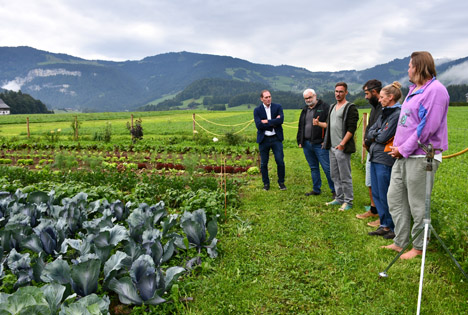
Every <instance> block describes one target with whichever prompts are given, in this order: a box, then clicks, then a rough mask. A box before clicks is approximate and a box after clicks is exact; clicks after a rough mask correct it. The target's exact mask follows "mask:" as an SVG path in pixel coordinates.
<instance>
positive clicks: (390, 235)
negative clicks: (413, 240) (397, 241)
mask: <svg viewBox="0 0 468 315" xmlns="http://www.w3.org/2000/svg"><path fill="white" fill-rule="evenodd" d="M383 238H385V239H387V240H393V239H394V238H395V232H393V231H390V232H388V233H387V234H385V235H384V236H383Z"/></svg>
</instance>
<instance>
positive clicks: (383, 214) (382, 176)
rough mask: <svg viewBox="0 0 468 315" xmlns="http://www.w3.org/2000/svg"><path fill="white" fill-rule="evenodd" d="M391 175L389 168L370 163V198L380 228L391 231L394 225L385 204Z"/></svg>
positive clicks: (390, 168)
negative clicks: (377, 216) (372, 201)
mask: <svg viewBox="0 0 468 315" xmlns="http://www.w3.org/2000/svg"><path fill="white" fill-rule="evenodd" d="M391 175H392V167H391V166H388V165H385V164H380V163H374V162H371V185H372V186H371V187H372V198H373V199H374V202H375V207H376V208H377V213H378V214H379V217H380V226H381V227H387V228H389V229H390V230H392V231H393V230H394V228H395V225H394V224H393V220H392V216H391V215H390V211H389V209H388V202H387V192H388V187H389V186H390V177H391Z"/></svg>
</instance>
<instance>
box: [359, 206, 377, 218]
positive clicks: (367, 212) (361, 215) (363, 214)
mask: <svg viewBox="0 0 468 315" xmlns="http://www.w3.org/2000/svg"><path fill="white" fill-rule="evenodd" d="M378 216H379V215H378V214H376V213H372V211H370V207H369V210H368V211H366V212H364V213H361V214H356V218H358V219H365V218H370V217H378Z"/></svg>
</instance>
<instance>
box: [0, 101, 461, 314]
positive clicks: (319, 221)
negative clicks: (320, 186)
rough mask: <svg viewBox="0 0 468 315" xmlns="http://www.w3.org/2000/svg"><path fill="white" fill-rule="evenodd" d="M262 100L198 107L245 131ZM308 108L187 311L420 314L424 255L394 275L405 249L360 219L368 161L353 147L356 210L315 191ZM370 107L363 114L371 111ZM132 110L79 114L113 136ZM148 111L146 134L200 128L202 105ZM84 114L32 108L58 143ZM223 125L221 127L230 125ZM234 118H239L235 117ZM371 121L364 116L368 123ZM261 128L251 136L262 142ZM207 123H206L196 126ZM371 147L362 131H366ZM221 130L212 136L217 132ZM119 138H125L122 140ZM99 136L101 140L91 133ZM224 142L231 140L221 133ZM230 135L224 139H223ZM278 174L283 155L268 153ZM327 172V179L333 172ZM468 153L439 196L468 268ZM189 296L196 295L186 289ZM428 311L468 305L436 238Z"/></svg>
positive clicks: (443, 224) (7, 121) (123, 133)
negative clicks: (300, 132)
mask: <svg viewBox="0 0 468 315" xmlns="http://www.w3.org/2000/svg"><path fill="white" fill-rule="evenodd" d="M252 110H253V109H251V110H248V111H227V112H206V111H197V112H195V113H196V116H201V117H203V118H205V119H206V120H209V121H210V122H214V123H216V124H217V125H215V124H212V123H208V122H206V121H204V120H203V119H201V117H198V118H197V121H198V122H199V123H200V125H201V126H203V127H204V128H206V129H207V130H209V131H210V132H212V133H214V134H220V135H223V134H224V133H226V132H229V131H231V132H237V131H238V130H240V129H241V128H242V127H243V126H244V125H242V126H232V125H235V124H240V123H245V122H248V121H250V120H251V119H252V118H253V117H252ZM299 113H300V111H299V110H286V111H285V122H286V124H285V128H284V130H285V162H286V186H287V187H288V190H287V191H279V190H278V189H277V188H276V187H273V188H272V190H270V191H268V192H265V191H263V190H262V189H261V187H262V184H261V178H260V176H252V177H251V178H250V179H249V180H248V181H247V183H246V184H245V186H244V187H242V189H241V198H242V199H241V200H242V205H241V207H240V208H239V209H238V210H237V212H236V213H231V214H229V215H228V220H227V222H226V223H224V224H223V225H222V227H220V231H219V234H218V238H219V240H220V241H219V249H220V250H221V255H220V257H218V258H217V259H216V260H212V261H209V262H207V263H206V264H205V265H204V266H203V267H202V268H201V269H200V270H199V271H198V272H196V273H194V274H193V275H192V276H191V277H189V278H186V279H184V281H183V282H181V283H180V284H179V290H180V295H181V297H183V298H184V301H190V302H186V303H185V305H183V306H182V307H181V308H180V309H179V311H180V313H184V314H412V313H415V312H416V302H417V296H418V287H419V272H420V266H421V258H416V259H413V260H411V261H397V262H396V263H395V265H393V266H392V268H391V269H390V270H389V272H388V274H389V277H388V278H386V279H379V277H378V273H379V272H381V271H383V270H384V269H385V268H386V267H387V266H388V264H389V263H390V262H391V260H392V259H393V258H394V256H395V253H394V252H391V251H387V250H384V249H381V248H380V246H382V245H387V244H389V243H390V242H389V241H387V240H384V239H383V238H377V237H370V236H368V235H367V233H368V232H370V231H372V230H373V229H372V228H370V227H368V226H367V225H366V222H365V221H362V220H358V219H356V218H355V215H356V214H357V213H362V212H364V206H365V205H367V204H368V203H369V200H368V198H369V197H368V191H367V188H366V187H365V185H364V166H363V164H362V163H361V157H360V156H359V154H358V153H356V154H354V155H353V159H352V169H353V184H354V193H355V203H354V208H353V209H352V210H351V211H348V212H339V211H337V209H335V208H329V207H326V206H325V205H324V203H325V202H327V201H330V200H331V194H330V193H329V192H328V191H325V192H324V193H323V194H322V195H320V196H311V197H306V196H304V193H305V192H307V191H310V190H311V179H310V171H309V169H308V167H307V163H306V161H305V158H304V156H303V153H302V151H301V150H300V149H299V148H297V145H296V141H295V138H296V132H297V129H296V128H295V126H296V124H297V120H298V117H299ZM362 113H363V112H362V111H361V112H360V114H361V115H362ZM131 114H132V113H100V114H80V115H78V120H79V121H81V122H82V129H81V130H80V134H81V135H83V137H85V136H86V137H91V135H92V134H93V133H94V132H96V130H99V129H100V128H104V126H105V124H106V122H111V124H112V130H113V135H114V136H113V140H112V141H129V139H130V138H129V134H128V131H127V129H126V127H125V124H126V122H128V121H130V115H131ZM133 115H134V117H135V119H137V118H142V120H143V123H142V124H143V128H144V133H145V136H144V138H145V141H151V139H154V140H155V141H156V139H159V138H161V137H176V136H181V135H184V136H187V137H191V136H192V124H193V123H192V112H191V111H190V112H189V111H177V112H145V113H133ZM74 117H75V115H73V114H72V115H66V114H60V115H31V116H30V122H31V126H30V127H31V134H32V138H33V139H35V140H31V141H44V138H43V137H42V135H43V134H44V133H45V132H48V131H50V130H54V129H57V128H61V129H62V133H63V137H62V138H61V140H60V141H64V142H71V140H69V139H67V135H71V127H70V124H71V122H72V121H73V119H74ZM466 117H468V108H466V107H458V108H450V109H449V116H448V122H449V143H450V144H449V150H448V151H447V152H446V153H444V155H447V154H452V153H456V152H458V151H460V150H462V149H464V148H466V147H468V135H467V134H468V132H467V131H468V121H467V120H466ZM25 120H26V116H10V117H0V140H1V141H4V142H8V141H24V140H25V139H26V131H25V128H26V127H25V126H26V125H25ZM221 125H223V126H221ZM226 125H229V126H226ZM360 126H361V127H362V123H360ZM255 130H256V129H255V126H254V125H253V124H252V125H250V126H249V127H248V128H246V129H245V130H244V131H243V132H242V133H241V134H242V135H243V136H245V137H246V138H247V139H248V140H249V141H251V143H248V145H251V146H256V145H255V143H254V141H255V140H254V139H255V138H254V135H255ZM197 131H199V133H204V131H202V129H200V128H199V127H198V126H197ZM356 134H357V135H358V136H357V147H360V146H361V140H360V135H361V130H360V129H359V130H358V131H357V133H356ZM211 136H212V135H210V137H211ZM114 137H115V138H114ZM90 142H91V141H90ZM220 142H222V141H220ZM221 145H222V144H221ZM270 166H271V177H272V182H275V179H276V175H275V173H276V172H275V167H274V166H275V164H274V162H273V163H270ZM323 178H324V177H323ZM467 207H468V154H463V155H460V156H457V157H454V158H451V159H444V161H443V163H442V165H441V166H440V168H439V170H438V172H437V174H436V178H435V186H434V191H433V195H432V209H431V210H432V223H433V225H434V227H435V229H436V230H437V232H438V233H439V234H440V236H441V237H442V238H443V240H444V241H445V242H446V243H447V245H448V246H449V248H450V249H451V251H452V252H453V253H454V254H455V256H456V257H457V259H458V260H459V262H460V263H461V264H462V266H463V267H464V269H465V271H468V253H467V252H468V246H467V244H468V211H467ZM188 297H190V298H193V301H192V299H188ZM422 313H423V314H438V313H442V314H466V313H468V281H466V279H464V278H463V276H462V275H461V273H460V272H459V271H458V269H456V267H455V266H454V264H453V263H452V262H451V261H450V259H449V257H448V255H447V254H446V253H445V252H444V251H443V249H442V248H441V247H440V246H439V245H438V243H437V242H436V241H435V240H432V241H431V243H430V244H429V248H428V254H427V257H426V267H425V282H424V286H423V300H422Z"/></svg>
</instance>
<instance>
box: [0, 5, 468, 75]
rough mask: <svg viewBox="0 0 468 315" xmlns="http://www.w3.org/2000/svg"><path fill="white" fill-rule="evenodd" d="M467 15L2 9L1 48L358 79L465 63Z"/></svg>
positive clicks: (344, 8)
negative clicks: (229, 60)
mask: <svg viewBox="0 0 468 315" xmlns="http://www.w3.org/2000/svg"><path fill="white" fill-rule="evenodd" d="M467 13H468V2H465V1H460V0H447V1H441V0H431V1H427V0H424V1H420V0H417V1H408V0H406V1H403V0H392V1H378V0H377V1H376V0H373V1H371V0H363V1H361V0H359V1H348V0H328V1H313V0H312V1H310V0H309V1H306V0H286V1H277V0H268V1H267V0H237V1H222V0H184V1H180V0H132V1H128V0H107V1H105V0H62V1H61V0H14V1H13V0H0V46H31V47H34V48H37V49H41V50H46V51H50V52H54V53H66V54H69V55H73V56H76V57H81V58H85V59H101V60H114V61H123V60H140V59H143V58H144V57H147V56H154V55H158V54H162V53H166V52H178V51H190V52H196V53H206V54H214V55H226V56H233V57H236V58H241V59H245V60H248V61H251V62H254V63H263V64H271V65H281V64H287V65H292V66H296V67H304V68H306V69H308V70H310V71H338V70H349V69H356V70H362V69H366V68H369V67H372V66H375V65H377V64H382V63H386V62H389V61H391V60H393V59H395V58H403V57H407V56H409V55H410V54H411V52H412V51H415V50H428V51H430V52H431V53H432V55H433V56H434V58H437V59H438V58H450V59H457V58H462V57H466V56H468V22H467Z"/></svg>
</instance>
